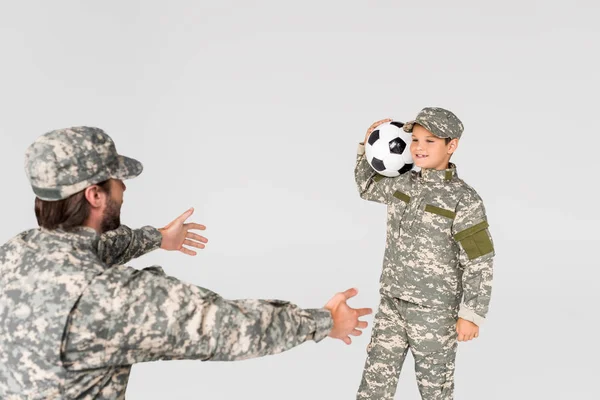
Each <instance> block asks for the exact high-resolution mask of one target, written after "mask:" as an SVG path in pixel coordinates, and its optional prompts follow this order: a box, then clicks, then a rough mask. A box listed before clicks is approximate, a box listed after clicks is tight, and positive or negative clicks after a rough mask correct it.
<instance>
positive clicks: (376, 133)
mask: <svg viewBox="0 0 600 400" xmlns="http://www.w3.org/2000/svg"><path fill="white" fill-rule="evenodd" d="M378 140H379V129H377V130H376V131H373V132H371V134H370V135H369V140H368V142H369V144H370V145H371V146H373V144H375V142H376V141H378Z"/></svg>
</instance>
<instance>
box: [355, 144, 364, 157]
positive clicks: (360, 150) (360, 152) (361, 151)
mask: <svg viewBox="0 0 600 400" xmlns="http://www.w3.org/2000/svg"><path fill="white" fill-rule="evenodd" d="M363 154H365V145H364V143H362V142H361V143H359V144H358V149H357V150H356V155H358V156H362V155H363Z"/></svg>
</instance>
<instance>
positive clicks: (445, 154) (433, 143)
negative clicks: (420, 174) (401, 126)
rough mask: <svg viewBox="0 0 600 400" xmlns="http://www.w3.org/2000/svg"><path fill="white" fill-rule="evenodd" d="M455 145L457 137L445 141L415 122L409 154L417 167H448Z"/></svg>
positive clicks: (456, 144) (439, 168)
mask: <svg viewBox="0 0 600 400" xmlns="http://www.w3.org/2000/svg"><path fill="white" fill-rule="evenodd" d="M457 146H458V139H452V140H450V141H449V142H448V143H446V140H445V139H442V138H439V137H437V136H435V135H433V134H432V133H431V132H429V131H428V130H427V129H425V128H423V127H422V126H421V125H418V124H415V126H414V127H413V130H412V141H411V143H410V154H411V155H412V158H413V161H414V163H415V165H416V166H418V167H421V168H432V169H438V170H441V169H446V168H448V162H449V161H450V156H451V155H452V153H454V151H455V150H456V147H457Z"/></svg>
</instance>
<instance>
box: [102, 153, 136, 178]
mask: <svg viewBox="0 0 600 400" xmlns="http://www.w3.org/2000/svg"><path fill="white" fill-rule="evenodd" d="M117 161H118V162H117V163H116V165H115V169H114V170H113V171H111V174H110V175H111V177H112V178H113V179H121V180H126V179H132V178H135V177H136V176H138V175H139V174H141V173H142V171H143V170H144V166H143V165H142V163H141V162H139V161H138V160H135V159H133V158H129V157H125V156H121V155H119V156H117Z"/></svg>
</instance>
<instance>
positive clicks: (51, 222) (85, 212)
mask: <svg viewBox="0 0 600 400" xmlns="http://www.w3.org/2000/svg"><path fill="white" fill-rule="evenodd" d="M97 185H98V186H100V189H101V190H102V191H104V192H106V193H107V194H108V195H110V184H109V181H108V180H106V181H104V182H100V183H97ZM89 216H90V203H88V201H87V200H86V198H85V189H84V190H82V191H80V192H78V193H75V194H74V195H71V196H69V197H67V198H66V199H63V200H58V201H46V200H42V199H40V198H39V197H36V198H35V217H36V218H37V222H38V225H39V226H40V227H42V228H46V229H57V228H61V229H64V230H69V229H73V228H76V227H79V226H82V225H83V223H84V222H85V220H86V219H87V218H88V217H89Z"/></svg>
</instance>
